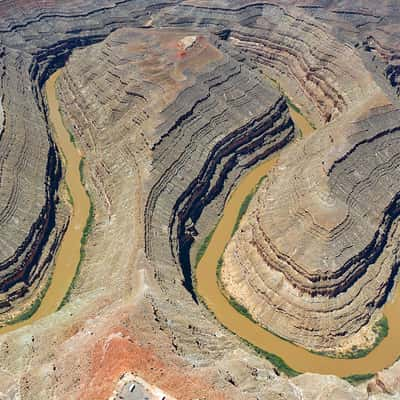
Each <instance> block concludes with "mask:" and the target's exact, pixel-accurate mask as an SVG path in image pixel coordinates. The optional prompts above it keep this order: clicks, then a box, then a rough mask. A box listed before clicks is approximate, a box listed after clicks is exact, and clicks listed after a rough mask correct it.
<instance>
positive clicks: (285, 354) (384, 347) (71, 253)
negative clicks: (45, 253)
mask: <svg viewBox="0 0 400 400" xmlns="http://www.w3.org/2000/svg"><path fill="white" fill-rule="evenodd" d="M61 72H62V71H61V70H58V71H57V72H55V73H54V74H53V75H52V76H51V77H50V78H49V80H48V81H47V83H46V95H47V101H48V105H49V118H50V121H51V123H52V125H53V129H54V138H55V141H56V144H57V146H58V148H59V150H60V151H61V153H62V154H63V157H64V166H65V180H66V184H67V185H68V187H69V189H70V193H71V197H72V199H73V203H74V204H73V212H72V216H71V219H70V223H69V225H68V228H67V230H66V232H65V235H64V237H63V240H62V242H61V245H60V248H59V250H58V252H57V255H56V259H55V267H54V272H53V276H52V280H51V284H50V286H49V289H48V290H47V292H46V294H45V296H44V298H43V300H42V302H41V304H40V307H39V308H38V310H37V311H36V312H35V314H34V315H33V316H32V317H30V318H29V319H26V320H24V321H21V322H19V323H16V324H13V325H8V326H5V327H2V328H0V333H5V332H9V331H12V330H14V329H17V328H19V327H21V326H24V325H29V324H31V323H33V322H34V321H37V320H38V319H40V318H43V317H45V316H48V315H50V314H51V313H53V312H55V311H56V310H57V308H58V307H59V305H60V303H61V301H62V299H63V298H64V296H65V294H66V293H67V291H68V288H69V287H70V285H71V282H72V280H73V277H74V275H75V273H76V269H77V266H78V263H79V258H80V248H81V238H82V234H83V231H84V228H85V225H86V221H87V218H88V215H89V209H90V201H89V197H88V195H87V193H86V190H85V188H84V186H83V184H82V182H81V179H80V172H79V164H80V161H81V158H82V155H81V153H80V151H79V149H78V148H76V147H75V146H74V144H73V143H72V142H71V141H70V135H69V132H68V131H67V129H66V128H65V126H64V124H63V120H62V116H61V114H60V111H59V103H58V99H57V95H56V81H57V78H58V77H59V75H60V74H61ZM291 115H292V118H293V120H294V121H295V123H296V125H297V126H298V127H299V128H300V129H301V131H302V133H303V136H307V135H310V134H311V133H312V132H313V129H312V127H311V126H310V124H309V123H308V122H307V120H306V119H305V118H304V117H303V116H302V115H300V114H298V113H297V112H295V111H294V110H293V109H292V110H291ZM292 145H296V144H295V143H294V144H292ZM278 157H279V155H278V154H277V155H275V156H273V157H271V158H270V159H268V160H266V161H265V162H263V163H261V164H259V165H258V166H256V167H255V168H254V169H252V170H251V171H250V172H249V173H248V174H247V175H245V176H244V177H243V178H242V179H241V180H240V182H239V184H238V186H237V188H236V189H235V190H234V191H233V193H232V194H231V196H230V197H229V199H228V201H227V204H226V205H225V208H224V213H223V216H222V218H221V220H220V221H219V223H218V225H217V227H216V230H215V232H214V234H213V236H212V238H211V241H210V243H209V245H208V248H207V250H206V252H205V254H204V256H203V257H202V259H201V260H200V262H199V264H198V266H197V270H196V277H197V290H198V292H199V294H200V296H201V297H202V298H203V299H204V301H205V302H206V304H207V306H208V307H209V309H210V310H211V311H212V312H213V313H214V314H215V316H216V318H217V319H218V320H219V321H220V322H221V323H222V324H223V325H224V326H225V327H226V328H228V329H229V330H230V331H232V332H234V333H235V334H237V335H238V336H240V337H241V338H243V339H245V340H247V341H248V342H250V343H252V344H253V345H255V346H257V347H258V348H260V349H263V350H265V351H267V352H270V353H274V354H276V355H278V356H279V357H281V358H282V359H283V360H285V362H286V363H287V364H288V365H289V366H290V367H291V368H293V369H295V370H296V371H299V372H306V371H307V372H315V373H322V374H335V375H338V376H349V375H354V374H365V373H371V372H376V371H379V370H381V369H383V368H385V367H388V366H390V365H391V364H393V363H394V362H395V360H396V359H397V357H398V355H399V353H400V351H399V349H400V312H399V311H398V310H399V309H400V294H399V290H398V288H397V289H396V291H395V294H394V296H393V298H392V299H391V301H390V302H389V303H387V304H386V306H385V307H384V314H385V315H386V317H387V319H388V322H389V334H388V336H387V337H386V338H385V339H384V340H383V341H382V343H381V344H380V345H379V346H378V347H376V348H375V349H374V350H373V351H372V352H371V353H369V354H368V355H367V356H366V357H363V358H360V359H333V358H328V357H324V356H321V355H317V354H313V353H310V352H309V351H307V350H305V349H304V348H301V347H299V346H296V345H294V344H292V343H289V342H287V341H285V340H283V339H281V338H279V337H277V336H275V335H274V334H272V333H270V332H268V331H267V330H265V329H263V328H262V327H261V326H260V325H258V324H256V323H254V322H252V321H251V320H250V319H248V318H246V317H245V316H243V315H242V314H240V313H239V312H237V311H236V310H235V308H233V307H232V306H231V305H230V303H229V302H228V300H227V299H226V298H225V297H224V295H223V294H222V292H221V291H220V288H219V286H218V282H217V275H216V270H217V262H218V259H219V258H220V256H221V255H222V254H223V251H224V249H225V247H226V245H227V243H228V242H229V240H230V237H231V232H232V229H233V226H234V224H235V221H236V217H237V215H238V212H239V209H240V206H241V204H242V202H243V201H244V199H245V197H246V196H247V195H248V194H249V193H250V192H251V191H252V190H253V189H254V188H255V186H256V185H257V183H258V182H259V180H260V179H261V178H262V177H264V176H265V175H267V174H268V173H269V172H270V171H271V169H272V168H273V167H274V166H275V165H276V163H277V162H278Z"/></svg>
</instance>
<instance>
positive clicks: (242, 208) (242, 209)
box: [232, 190, 255, 236]
mask: <svg viewBox="0 0 400 400" xmlns="http://www.w3.org/2000/svg"><path fill="white" fill-rule="evenodd" d="M254 193H255V190H253V191H252V192H251V193H249V194H248V195H247V196H246V197H245V198H244V200H243V203H242V204H241V206H240V209H239V213H238V216H237V217H236V222H235V225H234V226H233V229H232V236H233V235H234V234H235V232H236V231H237V230H238V228H239V225H240V221H241V220H242V218H243V215H244V214H246V211H247V209H248V208H249V205H250V202H251V199H252V198H253V196H254Z"/></svg>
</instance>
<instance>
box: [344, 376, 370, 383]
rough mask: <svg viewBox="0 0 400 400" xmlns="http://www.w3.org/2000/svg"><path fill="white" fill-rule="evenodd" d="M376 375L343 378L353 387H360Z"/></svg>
mask: <svg viewBox="0 0 400 400" xmlns="http://www.w3.org/2000/svg"><path fill="white" fill-rule="evenodd" d="M374 376H375V374H362V375H350V376H346V377H345V378H343V379H344V380H346V381H347V382H349V383H351V384H352V385H359V384H360V383H362V382H365V381H368V380H370V379H371V378H373V377H374Z"/></svg>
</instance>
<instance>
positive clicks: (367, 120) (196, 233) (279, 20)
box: [0, 0, 400, 399]
mask: <svg viewBox="0 0 400 400" xmlns="http://www.w3.org/2000/svg"><path fill="white" fill-rule="evenodd" d="M398 14H399V10H398V7H397V6H396V4H394V2H385V3H384V4H382V5H380V6H379V7H376V4H375V2H370V1H367V2H365V1H363V2H356V3H354V2H346V1H345V2H342V1H341V2H337V1H330V2H324V3H323V4H322V2H317V1H302V2H297V1H296V2H294V1H291V0H285V1H270V2H263V1H261V2H254V1H247V0H235V1H227V0H219V1H203V0H197V1H179V0H170V1H168V0H167V1H163V2H159V1H156V0H154V1H153V0H152V1H148V0H140V1H127V0H114V1H111V0H105V1H103V0H101V1H100V0H96V1H90V2H87V1H86V2H84V1H81V0H73V1H69V2H63V1H60V0H55V1H44V2H27V1H19V0H18V1H12V2H10V1H2V2H0V34H1V46H2V47H1V53H0V56H1V60H0V62H1V66H2V69H1V93H0V95H1V99H2V107H1V110H0V125H1V127H2V129H1V131H0V132H1V133H0V221H1V224H0V244H1V246H0V266H1V268H0V293H1V295H0V311H1V312H3V314H4V315H3V317H4V318H6V317H7V315H9V314H10V312H11V313H13V312H18V311H19V309H20V308H21V302H25V301H28V302H30V301H33V300H34V299H35V298H36V294H37V292H38V290H37V289H38V288H40V286H41V285H42V284H43V282H45V281H46V280H47V277H48V276H50V275H49V274H50V273H51V270H52V264H53V259H54V254H55V251H56V249H57V246H58V242H59V240H60V239H61V236H62V231H63V227H64V226H65V223H67V215H66V209H65V207H63V205H62V202H60V201H59V199H58V198H59V197H60V193H61V192H62V191H61V187H60V179H61V178H62V175H61V171H60V155H59V154H58V153H57V150H56V148H55V146H54V142H53V139H52V136H51V129H50V127H49V126H48V122H47V118H46V102H45V99H44V98H43V94H42V90H43V84H44V82H45V80H46V79H47V77H48V76H49V75H50V74H51V72H53V71H54V70H55V69H56V68H58V67H60V66H63V65H64V64H65V63H66V62H67V60H68V58H69V57H70V56H71V54H72V56H71V58H70V59H69V61H68V63H67V66H66V68H65V74H64V75H63V77H62V79H61V80H60V86H59V97H60V101H61V104H62V111H63V113H64V117H65V121H66V123H67V124H69V125H70V127H71V128H72V130H73V131H74V134H75V136H76V140H77V143H78V145H79V146H80V147H81V148H82V150H83V152H84V155H85V181H86V185H87V187H88V188H89V191H90V193H91V196H92V197H93V201H94V203H95V209H96V217H95V226H94V230H93V234H92V236H91V237H90V238H89V241H88V244H87V248H86V259H85V261H84V263H83V264H82V266H81V272H80V275H79V277H78V280H77V283H76V287H75V289H74V290H73V292H72V295H71V303H70V304H69V305H67V306H66V307H64V308H63V309H62V310H61V311H60V312H58V313H56V314H54V315H52V316H50V317H48V318H47V319H44V320H41V321H39V322H38V323H35V324H34V325H32V326H30V327H29V328H27V329H22V330H19V331H16V332H13V333H11V334H8V335H4V336H2V337H0V348H1V352H2V360H1V362H0V367H1V374H0V382H1V384H0V386H1V389H0V390H1V391H2V392H4V393H12V395H13V396H14V395H15V396H16V397H17V396H18V395H19V396H21V397H22V398H32V399H37V398H47V397H49V396H50V397H51V396H53V397H56V398H59V399H62V398H93V397H96V388H97V387H99V392H98V394H100V393H101V396H103V395H107V393H109V394H111V393H112V391H113V388H114V387H113V385H114V384H116V382H117V381H118V378H119V376H120V375H121V374H122V373H123V372H126V369H129V370H134V371H136V372H137V373H138V374H139V375H140V376H142V377H143V379H145V380H146V381H148V382H149V383H154V384H155V385H156V386H160V387H161V388H163V389H168V390H167V392H169V393H171V394H172V395H174V396H175V397H176V398H188V397H194V396H195V395H196V394H198V395H199V397H200V396H207V397H208V398H216V399H217V398H218V399H220V398H224V396H225V397H226V398H229V399H231V398H235V399H236V398H237V399H240V398H246V399H249V398H254V399H255V398H257V397H258V398H260V397H261V398H271V399H272V398H275V397H277V398H279V397H278V396H281V395H283V396H285V397H286V398H293V399H300V398H307V399H308V398H310V399H311V398H313V396H315V390H314V389H315V387H318V388H321V393H320V395H321V398H327V399H328V398H332V396H339V395H340V396H342V397H344V398H357V399H358V398H360V399H361V398H366V396H367V385H365V387H362V388H360V389H354V388H352V387H350V385H348V384H347V383H346V382H344V381H343V380H340V379H335V378H327V377H320V376H317V375H313V376H311V377H309V376H308V375H305V376H302V377H299V378H296V379H294V380H288V379H287V378H285V377H283V376H279V374H278V372H277V371H276V370H274V369H273V367H272V366H271V364H270V363H269V362H267V361H266V360H264V359H261V358H260V357H258V356H257V355H256V354H255V353H254V352H253V351H252V350H250V349H249V348H247V347H246V346H245V345H244V344H243V343H241V342H240V341H239V340H238V339H237V338H236V337H234V336H233V335H231V334H230V333H229V332H227V331H226V330H224V329H223V328H221V327H220V326H219V324H218V322H217V321H215V320H214V319H213V317H212V316H211V315H210V313H209V312H208V311H207V310H206V309H205V308H204V307H203V305H201V304H200V305H199V304H197V303H196V301H194V300H193V297H195V293H194V291H193V284H192V267H193V264H194V260H195V254H196V252H197V249H198V247H199V243H201V241H202V240H203V239H204V237H205V236H206V235H207V234H208V233H209V231H210V230H211V229H212V227H213V225H214V224H215V221H216V218H217V216H218V214H219V213H221V211H222V209H223V205H224V202H225V200H226V198H227V196H228V195H229V193H230V192H231V190H232V188H234V186H235V184H236V182H237V180H238V178H239V177H240V176H242V175H243V174H244V173H245V172H246V170H248V169H249V168H250V167H251V166H253V165H255V164H256V163H258V162H259V161H260V160H262V159H265V157H267V156H268V155H269V154H271V153H272V152H274V151H276V150H277V149H280V148H282V147H283V146H284V145H286V144H288V143H289V142H290V140H291V139H292V138H293V136H294V128H293V124H292V121H291V120H290V118H289V117H288V113H287V106H286V103H285V100H284V98H283V97H282V94H281V93H280V91H279V90H278V89H277V88H274V87H273V86H271V84H270V82H268V81H266V80H265V73H266V75H268V76H269V77H271V78H273V79H275V80H277V81H279V85H280V87H281V89H283V90H284V91H285V92H286V94H287V95H288V96H289V97H290V98H291V99H292V101H294V102H295V103H296V104H298V105H299V106H300V107H301V109H302V110H304V112H305V114H307V115H308V116H309V117H310V118H311V119H312V120H313V121H314V123H315V124H316V126H317V127H319V128H321V129H320V130H319V131H317V134H316V135H315V136H314V137H311V138H310V139H309V140H308V141H307V142H306V143H304V146H303V151H302V152H300V153H297V152H296V154H295V152H294V151H293V150H290V149H288V151H287V152H285V153H284V154H283V155H282V164H281V165H282V167H281V168H283V166H285V167H286V169H285V170H284V169H280V170H277V171H276V173H274V175H273V176H272V177H271V180H269V181H267V182H266V183H265V185H264V186H263V187H262V188H261V190H260V192H259V194H258V195H257V197H256V200H255V202H254V203H253V204H252V206H251V213H250V215H249V218H248V219H246V220H245V221H244V223H243V225H242V227H241V229H240V230H239V231H238V233H237V236H236V237H235V238H234V241H233V242H232V244H231V245H230V247H229V248H228V250H227V255H226V259H228V257H231V259H232V264H231V266H230V267H229V265H228V263H227V264H226V267H227V268H228V267H229V268H231V269H230V270H226V271H225V272H226V278H225V283H226V285H227V289H228V290H230V288H231V292H232V295H234V296H237V297H238V298H239V299H240V300H241V301H242V302H243V303H246V300H248V299H249V300H250V303H251V302H253V301H254V299H259V302H260V304H263V309H262V310H260V309H261V307H255V308H254V309H252V311H253V312H254V315H255V316H256V317H257V318H259V319H260V320H261V321H262V318H265V319H266V320H267V321H266V322H265V323H266V325H268V327H270V328H272V329H273V330H275V331H276V332H278V333H281V334H282V335H284V336H286V337H289V338H292V339H295V340H297V341H298V342H299V343H301V344H303V345H306V346H310V347H314V348H324V347H326V346H328V345H329V346H332V345H336V344H337V343H338V342H339V338H340V337H341V335H344V336H346V337H348V336H351V335H352V334H353V333H355V332H357V331H359V329H360V327H362V326H363V325H365V324H366V323H367V322H368V321H369V320H371V316H372V317H373V316H374V315H375V314H376V310H378V308H379V307H380V306H381V305H382V304H383V303H384V302H385V301H386V299H387V295H388V293H389V292H390V288H391V285H392V283H393V277H394V275H395V274H396V263H395V262H394V259H395V258H396V257H397V251H398V249H397V241H396V238H397V236H396V235H397V219H396V215H397V214H396V213H397V204H396V202H397V193H398V191H399V190H398V185H397V183H396V180H397V174H398V172H397V156H396V148H397V147H398V146H397V142H396V141H397V135H398V126H397V123H396V121H397V120H398V117H399V115H398V105H397V102H398V95H399V93H398V85H399V78H398V75H399V68H398V65H397V63H398V35H397V31H396V29H397V28H396V24H397V23H398V19H399V18H400V16H399V15H398ZM103 40H104V41H103ZM99 42H102V43H99ZM92 45H93V46H92ZM378 85H379V87H380V88H381V89H380V88H379V87H378ZM383 92H384V94H383ZM385 96H386V97H387V98H388V99H389V100H387V99H386V97H385ZM390 102H391V103H392V105H390V104H389V103H390ZM16 110H17V111H18V112H16ZM325 124H328V125H327V126H326V127H324V125H325ZM332 140H333V142H332ZM322 161H323V162H324V163H322ZM367 161H368V162H367ZM396 185H397V186H396ZM278 196H279V197H280V198H279V199H278ZM270 203H271V204H270ZM266 204H268V207H266ZM270 205H271V206H274V207H273V208H270ZM284 207H286V214H285V215H283V209H284ZM364 214H366V215H365V217H364ZM310 215H312V217H313V218H310ZM257 218H258V220H259V224H258V223H256V222H255V221H256V220H257ZM269 219H273V220H274V221H275V224H274V225H273V226H271V225H270V224H269V223H268V221H269ZM338 221H342V222H343V223H342V224H341V225H340V226H339V227H337V228H335V226H336V224H337V222H338ZM247 238H248V239H249V243H250V244H247V243H246V247H245V246H243V240H244V239H246V240H247ZM284 239H286V241H284ZM274 240H275V241H278V242H279V243H278V244H279V246H276V243H275V244H274ZM306 241H307V243H308V244H307V243H306ZM271 243H272V244H273V245H274V246H275V247H274V246H271ZM350 244H351V247H349V246H350ZM282 246H283V247H282ZM296 249H297V250H296ZM278 250H279V251H278ZM235 252H236V254H235ZM250 253H251V254H250ZM249 254H250V256H251V257H254V259H255V260H256V261H257V263H259V264H258V266H259V267H260V266H262V268H264V269H263V274H264V275H263V276H262V279H259V278H258V276H260V275H258V274H260V268H258V269H256V268H255V265H250V266H249V265H248V257H249ZM260 254H261V255H262V256H261V255H260ZM283 254H286V256H283ZM325 257H326V258H325ZM267 258H268V263H267V262H266V259H267ZM270 260H273V262H270ZM320 260H324V261H326V264H321V263H320V262H319V261H320ZM267 264H268V268H266V267H265V266H266V265H267ZM270 264H271V266H270ZM272 264H273V267H274V268H272ZM243 267H246V269H243ZM281 271H283V272H281ZM225 272H224V273H225ZM240 274H242V275H240ZM243 274H247V275H246V276H252V277H253V278H254V280H255V281H256V282H255V284H254V285H253V287H251V288H250V287H249V286H247V287H246V285H245V284H244V283H243V282H240V285H239V284H238V282H237V280H238V277H239V276H243ZM182 281H183V283H184V284H183V285H182ZM229 285H232V286H231V287H230V286H229ZM274 285H275V286H274ZM361 286H362V287H363V290H362V291H360V290H359V289H360V287H361ZM239 289H240V290H239ZM271 291H274V295H273V296H271V301H269V300H268V301H266V297H265V294H266V293H271ZM275 291H278V292H275ZM262 292H264V293H262ZM276 293H278V294H279V296H280V297H279V299H280V300H279V301H278V296H277V294H276ZM245 294H246V295H247V294H249V297H246V298H241V296H244V295H245ZM257 301H258V300H257ZM247 305H248V306H249V308H251V307H252V306H251V304H247ZM357 307H358V308H357ZM294 308H295V309H296V314H294V312H293V309H294ZM277 310H278V311H277ZM299 310H300V311H299ZM263 313H264V314H263ZM268 313H269V314H268ZM268 315H269V316H271V315H273V316H274V317H275V318H276V320H272V322H271V320H270V318H269V316H268ZM299 317H301V318H302V324H303V325H302V326H299V323H298V318H299ZM316 318H317V319H318V320H317V321H316ZM334 319H336V321H339V322H338V323H335V325H333V324H332V320H334ZM282 327H284V328H285V332H282V331H281V329H282ZM323 335H327V337H328V338H329V340H328V341H327V342H326V343H321V337H322V336H323ZM294 337H295V338H294ZM110 349H111V350H110ZM138 354H140V357H138ZM116 360H118V362H116ZM166 365H168V368H166V367H165V366H166ZM171 365H172V367H171ZM105 373H107V375H105ZM396 374H397V370H396V367H393V369H392V370H390V372H389V373H387V374H386V373H384V374H382V375H379V376H378V378H379V379H380V377H381V376H382V377H383V378H382V380H384V381H385V387H386V388H390V391H392V392H393V393H396V391H398V388H397V386H396V385H394V384H391V383H390V382H389V381H390V380H391V379H392V377H393V376H396ZM3 376H4V378H3ZM105 378H106V379H105ZM378 378H377V379H375V380H374V381H373V382H371V384H370V385H369V390H370V392H371V393H377V396H380V394H379V393H378V392H379V390H381V389H379V388H378V386H379V387H381V386H380V383H379V382H380V381H379V379H378ZM311 381H312V384H311V383H310V382H311ZM199 382H201V384H200V383H199ZM311 386H315V387H311ZM100 389H101V390H100ZM180 390H181V391H180ZM382 390H383V389H382ZM382 390H381V391H382ZM179 391H180V392H179ZM179 396H180V397H179ZM371 398H372V397H371Z"/></svg>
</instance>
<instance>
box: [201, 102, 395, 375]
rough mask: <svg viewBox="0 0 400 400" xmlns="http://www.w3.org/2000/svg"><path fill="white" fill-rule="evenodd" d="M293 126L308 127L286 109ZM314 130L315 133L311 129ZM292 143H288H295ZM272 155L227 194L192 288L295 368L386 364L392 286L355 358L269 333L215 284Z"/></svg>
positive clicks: (349, 371)
mask: <svg viewBox="0 0 400 400" xmlns="http://www.w3.org/2000/svg"><path fill="white" fill-rule="evenodd" d="M290 112H291V116H292V119H293V120H294V122H295V124H296V126H297V127H298V128H299V129H300V130H301V132H302V133H303V136H304V137H306V136H307V135H310V134H311V133H312V132H313V129H312V128H311V126H310V125H309V123H308V122H307V121H306V120H305V118H304V117H302V115H300V114H298V113H297V112H296V111H294V110H293V109H291V111H290ZM316 134H318V132H316ZM298 143H299V141H297V143H296V142H295V143H293V144H292V145H294V146H296V145H298ZM278 157H279V155H278V154H275V155H274V156H273V157H271V158H270V159H268V160H266V161H265V162H263V163H261V164H259V165H258V166H256V167H255V168H254V169H253V170H252V171H250V172H249V173H248V174H247V175H246V176H244V177H243V178H242V179H241V181H240V182H239V184H238V186H237V188H236V189H235V190H234V191H233V193H232V194H231V196H230V197H229V199H228V201H227V203H226V205H225V207H224V212H223V215H222V217H221V219H220V220H219V222H218V224H217V226H216V228H215V231H214V233H213V234H212V237H211V239H210V241H209V244H208V246H207V249H206V251H205V253H204V255H203V256H202V258H201V260H200V261H199V263H198V265H197V268H196V280H197V291H198V293H199V295H200V296H201V298H202V299H203V301H204V302H205V303H206V305H207V307H208V308H209V309H210V311H211V312H212V313H213V314H214V315H215V317H216V318H217V319H218V320H219V321H220V322H221V324H222V325H224V326H225V327H226V328H228V329H229V330H230V331H232V332H233V333H235V334H236V335H238V336H239V337H241V338H242V339H244V340H245V341H247V342H249V343H250V344H251V345H254V346H255V347H257V348H259V349H261V350H263V351H265V352H268V353H270V354H271V353H272V354H273V356H274V355H276V356H278V357H280V358H281V359H282V360H283V361H284V362H285V363H286V364H287V365H288V366H289V367H290V368H291V369H293V370H295V371H297V372H314V373H320V374H334V375H338V376H341V377H347V376H352V375H364V374H370V373H374V372H377V371H379V370H382V369H384V368H387V367H389V366H390V365H392V364H393V363H394V362H395V361H396V359H397V358H398V355H399V354H398V353H399V352H398V343H399V342H400V320H399V319H400V314H399V313H398V312H397V310H398V309H399V304H400V295H399V291H398V289H396V291H395V294H394V296H393V298H392V299H391V300H389V302H388V303H387V304H386V305H385V307H384V309H383V312H384V314H385V316H386V317H387V320H388V322H389V333H388V336H387V337H386V338H385V339H384V340H383V341H382V343H380V345H379V346H377V347H376V348H375V349H373V350H372V351H371V352H370V353H369V354H368V355H367V356H365V357H362V358H357V359H336V358H329V357H326V356H323V355H318V354H315V353H312V352H309V351H307V350H306V349H304V348H301V347H299V346H297V345H295V344H293V343H290V342H288V341H286V340H284V339H282V338H280V337H278V336H276V335H274V334H273V333H271V332H269V331H268V330H266V329H265V328H263V327H262V326H260V325H259V324H257V323H256V322H253V321H252V320H251V319H249V318H247V317H246V316H244V315H243V314H241V313H240V312H239V311H237V310H236V309H235V308H234V306H232V305H231V304H230V302H229V301H228V299H227V298H226V297H225V295H224V294H223V292H222V291H221V289H220V286H219V284H218V279H217V268H218V261H219V259H220V258H221V257H222V256H223V253H224V249H225V247H226V246H227V244H228V242H229V240H230V238H231V234H232V230H233V229H234V226H235V221H236V220H237V217H238V215H239V210H240V207H241V205H242V204H243V202H244V201H245V198H246V196H247V195H248V194H249V193H251V192H252V191H253V190H255V188H256V186H257V183H258V182H259V181H260V179H262V178H263V177H265V176H266V175H267V174H268V172H269V171H271V169H272V168H273V167H274V166H275V165H276V164H277V162H278Z"/></svg>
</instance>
